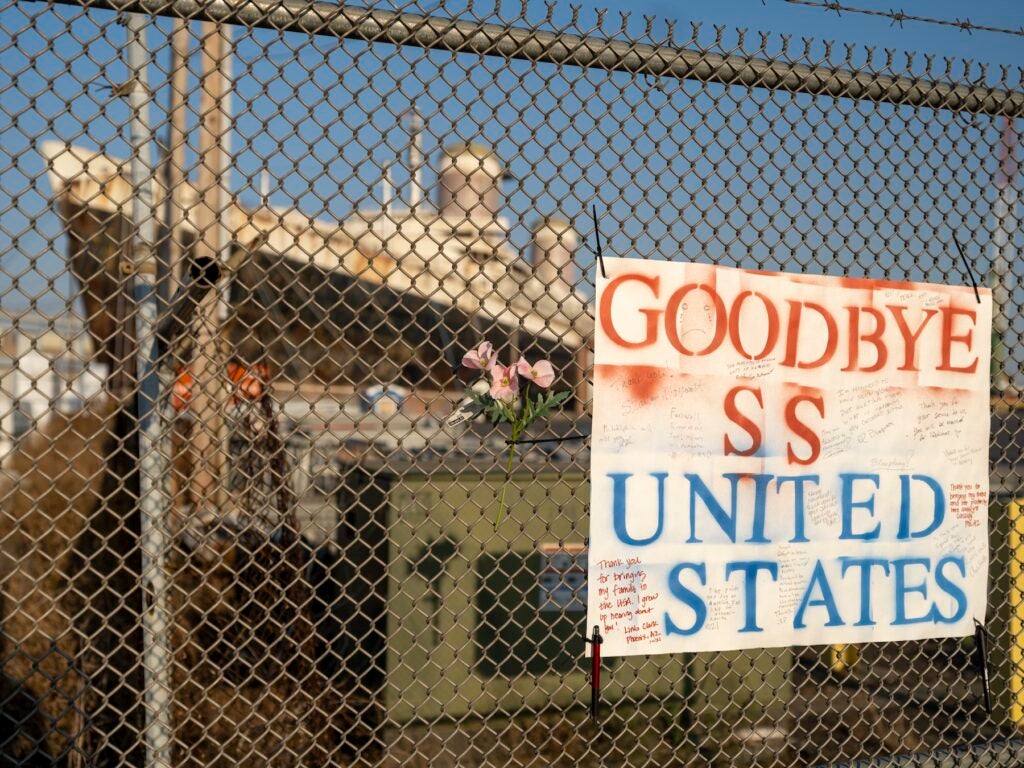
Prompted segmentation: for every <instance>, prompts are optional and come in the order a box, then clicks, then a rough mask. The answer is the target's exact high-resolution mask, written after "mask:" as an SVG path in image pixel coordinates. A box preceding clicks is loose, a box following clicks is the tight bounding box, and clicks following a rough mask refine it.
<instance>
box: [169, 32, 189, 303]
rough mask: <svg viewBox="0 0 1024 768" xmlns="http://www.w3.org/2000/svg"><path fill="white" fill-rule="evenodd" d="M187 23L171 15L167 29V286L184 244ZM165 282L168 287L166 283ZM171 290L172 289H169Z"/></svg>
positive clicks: (178, 269)
mask: <svg viewBox="0 0 1024 768" xmlns="http://www.w3.org/2000/svg"><path fill="white" fill-rule="evenodd" d="M188 48H189V46H188V26H187V25H186V23H185V21H184V20H182V19H174V21H173V27H172V32H171V94H170V105H169V108H168V114H169V117H170V120H169V130H168V133H167V162H168V167H167V186H168V188H169V189H168V191H167V195H166V196H165V198H164V226H165V227H166V229H167V233H168V241H169V245H170V248H169V253H170V257H169V259H168V261H169V262H170V263H169V264H168V269H167V271H168V276H167V279H168V281H169V284H170V286H176V285H180V284H181V278H182V265H183V264H184V261H185V246H184V242H183V233H182V231H181V222H182V220H183V218H184V211H185V200H184V194H185V91H186V90H187V89H188V57H189V51H188ZM170 286H169V287H170ZM173 292H174V291H173V290H172V291H171V293H173Z"/></svg>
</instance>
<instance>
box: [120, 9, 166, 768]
mask: <svg viewBox="0 0 1024 768" xmlns="http://www.w3.org/2000/svg"><path fill="white" fill-rule="evenodd" d="M148 26H149V20H148V18H147V17H144V16H141V15H139V14H131V15H130V16H129V17H128V31H129V40H128V62H129V67H130V69H131V76H132V88H131V92H130V95H129V103H130V104H131V111H132V116H131V145H132V157H131V182H132V209H131V210H132V229H133V233H134V236H135V239H134V248H133V250H132V254H133V263H132V266H133V269H134V277H135V296H136V313H135V328H136V354H137V363H136V370H137V371H138V374H137V375H138V376H139V387H138V393H137V396H136V397H137V404H138V410H137V413H138V429H139V490H140V497H139V505H140V513H141V528H142V579H143V586H144V597H143V599H144V601H145V602H144V606H143V621H142V626H143V667H144V680H145V690H144V694H143V697H144V705H145V742H146V765H147V766H148V768H168V767H169V766H170V764H171V763H170V740H171V728H170V701H171V697H170V679H169V662H170V659H169V655H168V646H167V628H168V620H167V611H168V605H167V586H168V582H167V574H166V566H165V562H164V559H165V553H166V547H167V535H166V527H165V526H166V524H167V510H168V508H169V500H168V499H167V496H166V488H165V483H166V474H167V469H168V461H167V456H166V448H165V446H164V444H163V443H164V429H163V424H162V423H161V418H160V402H159V401H160V394H161V392H162V391H163V390H162V387H161V381H160V373H159V370H158V369H159V360H158V359H156V355H157V347H156V335H155V329H156V326H157V317H156V313H157V301H158V300H157V291H156V281H155V273H156V269H155V266H156V262H155V258H154V256H155V251H154V240H155V238H154V237H153V232H154V229H155V227H154V224H155V219H154V209H153V163H152V158H151V154H150V149H151V144H152V138H153V137H152V129H151V127H150V122H149V101H150V98H151V93H150V90H149V87H148V81H147V76H146V62H147V57H148V54H147V50H146V46H145V39H146V29H147V27H148Z"/></svg>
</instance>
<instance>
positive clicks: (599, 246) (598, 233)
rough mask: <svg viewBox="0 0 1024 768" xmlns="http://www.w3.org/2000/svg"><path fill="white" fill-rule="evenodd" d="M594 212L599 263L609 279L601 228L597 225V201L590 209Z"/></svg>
mask: <svg viewBox="0 0 1024 768" xmlns="http://www.w3.org/2000/svg"><path fill="white" fill-rule="evenodd" d="M590 211H591V213H593V214H594V240H596V241H597V263H598V264H600V265H601V277H603V278H604V279H605V280H607V279H608V273H607V272H605V271H604V254H603V253H601V230H600V229H599V228H598V226H597V203H594V204H593V206H592V207H591V209H590Z"/></svg>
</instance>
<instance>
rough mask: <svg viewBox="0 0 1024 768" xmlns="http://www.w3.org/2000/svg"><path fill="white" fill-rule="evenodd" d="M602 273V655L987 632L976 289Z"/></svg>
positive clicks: (673, 268)
mask: <svg viewBox="0 0 1024 768" xmlns="http://www.w3.org/2000/svg"><path fill="white" fill-rule="evenodd" d="M606 267H607V273H608V277H607V278H606V279H600V280H599V282H598V289H597V297H596V307H597V328H596V331H595V335H596V338H595V371H594V425H593V435H592V459H591V461H592V464H591V477H592V491H591V493H592V496H591V530H590V550H589V569H588V586H589V592H588V601H587V615H588V622H587V623H588V626H593V625H595V624H597V625H599V626H600V627H601V632H602V634H603V635H604V638H605V644H604V646H603V647H602V653H604V654H605V655H629V654H648V653H671V652H692V651H714V650H730V649H739V648H762V647H775V646H787V645H814V644H820V643H859V642H867V641H881V640H911V639H921V638H932V637H948V636H965V635H969V634H971V632H972V631H973V620H974V619H975V618H977V619H979V620H981V621H984V618H985V606H986V580H987V571H988V482H989V479H988V443H989V357H990V346H991V327H992V303H991V296H990V293H989V292H988V291H986V290H982V291H981V301H980V303H979V302H978V300H977V299H976V297H975V294H974V292H973V290H972V289H971V288H964V287H960V286H945V285H929V284H922V283H893V282H883V281H873V280H859V279H847V278H829V277H819V276H811V275H786V274H774V273H765V272H749V271H744V270H738V269H728V268H724V267H714V266H708V265H703V264H680V263H667V262H651V261H641V260H632V259H630V260H626V259H607V260H606Z"/></svg>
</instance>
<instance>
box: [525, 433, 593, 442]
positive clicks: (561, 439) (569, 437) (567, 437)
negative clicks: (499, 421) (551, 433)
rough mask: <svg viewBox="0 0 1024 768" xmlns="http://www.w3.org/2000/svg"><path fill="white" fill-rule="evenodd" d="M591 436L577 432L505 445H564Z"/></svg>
mask: <svg viewBox="0 0 1024 768" xmlns="http://www.w3.org/2000/svg"><path fill="white" fill-rule="evenodd" d="M588 437H590V434H589V433H588V434H583V433H582V432H577V433H576V434H575V435H564V436H562V437H536V438H531V439H529V440H506V441H505V445H533V444H536V443H563V442H565V441H566V440H586V439H587V438H588Z"/></svg>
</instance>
